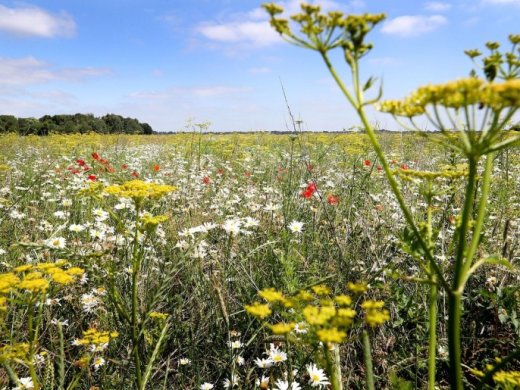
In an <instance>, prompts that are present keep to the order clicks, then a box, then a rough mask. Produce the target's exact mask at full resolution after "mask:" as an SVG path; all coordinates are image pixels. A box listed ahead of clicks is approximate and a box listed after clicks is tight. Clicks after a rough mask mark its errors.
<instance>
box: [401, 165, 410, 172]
mask: <svg viewBox="0 0 520 390" xmlns="http://www.w3.org/2000/svg"><path fill="white" fill-rule="evenodd" d="M401 169H402V170H403V171H406V170H408V169H410V167H409V166H408V165H406V164H401Z"/></svg>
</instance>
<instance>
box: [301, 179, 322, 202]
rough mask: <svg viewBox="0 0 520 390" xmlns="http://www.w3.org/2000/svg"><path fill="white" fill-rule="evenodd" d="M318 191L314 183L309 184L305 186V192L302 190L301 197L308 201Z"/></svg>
mask: <svg viewBox="0 0 520 390" xmlns="http://www.w3.org/2000/svg"><path fill="white" fill-rule="evenodd" d="M316 191H318V187H316V183H312V182H311V183H309V184H307V188H305V190H303V192H302V193H301V196H302V197H304V198H305V199H310V198H312V195H313V194H314V193H315V192H316Z"/></svg>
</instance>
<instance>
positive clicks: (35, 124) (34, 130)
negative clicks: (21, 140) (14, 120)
mask: <svg viewBox="0 0 520 390" xmlns="http://www.w3.org/2000/svg"><path fill="white" fill-rule="evenodd" d="M40 129H41V123H40V121H39V120H38V119H36V118H19V119H18V133H19V134H20V135H31V134H34V135H39V134H40Z"/></svg>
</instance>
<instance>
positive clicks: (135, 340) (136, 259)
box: [131, 204, 142, 389]
mask: <svg viewBox="0 0 520 390" xmlns="http://www.w3.org/2000/svg"><path fill="white" fill-rule="evenodd" d="M139 210H140V207H139V205H138V204H136V205H135V215H136V219H135V231H134V242H133V250H132V324H131V328H132V349H133V355H134V364H135V376H136V381H137V388H139V389H140V388H141V385H142V373H141V358H140V356H139V333H140V332H139V329H138V318H137V310H138V276H139V268H140V267H141V259H140V255H139Z"/></svg>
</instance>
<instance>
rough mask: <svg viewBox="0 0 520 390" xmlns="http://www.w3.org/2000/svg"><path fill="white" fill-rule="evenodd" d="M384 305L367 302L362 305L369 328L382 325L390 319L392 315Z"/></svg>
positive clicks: (380, 302)
mask: <svg viewBox="0 0 520 390" xmlns="http://www.w3.org/2000/svg"><path fill="white" fill-rule="evenodd" d="M384 305H385V303H384V302H383V301H365V302H363V303H362V304H361V307H362V308H363V310H364V312H365V322H366V323H367V324H368V325H369V326H371V327H375V326H378V325H382V324H384V323H385V322H386V321H388V320H389V319H390V313H389V311H388V310H386V309H384V308H383V307H384Z"/></svg>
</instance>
